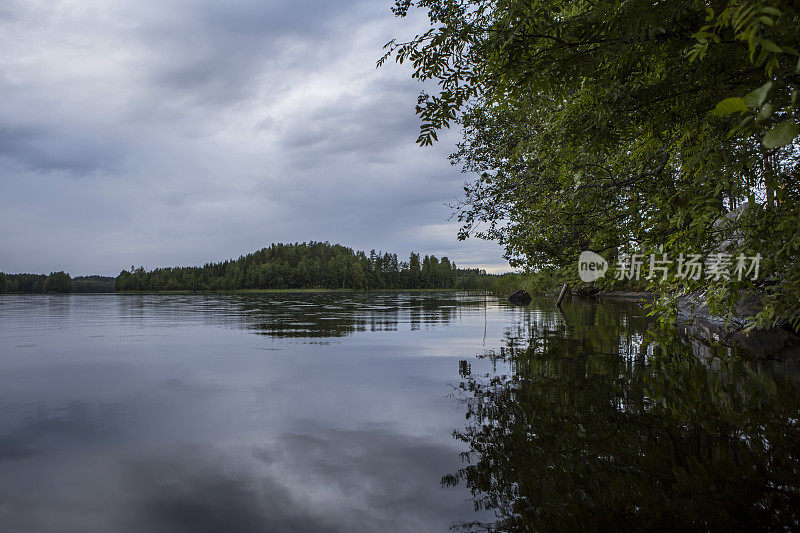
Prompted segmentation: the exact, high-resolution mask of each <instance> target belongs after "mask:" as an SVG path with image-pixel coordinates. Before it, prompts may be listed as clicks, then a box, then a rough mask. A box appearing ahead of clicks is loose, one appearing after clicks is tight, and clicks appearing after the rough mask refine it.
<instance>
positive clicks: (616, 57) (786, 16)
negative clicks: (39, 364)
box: [379, 0, 800, 325]
mask: <svg viewBox="0 0 800 533" xmlns="http://www.w3.org/2000/svg"><path fill="white" fill-rule="evenodd" d="M412 5H415V6H416V7H417V8H421V9H424V10H426V11H427V12H428V15H429V17H430V20H431V29H430V30H428V31H427V32H425V33H423V34H421V35H418V36H416V37H414V38H413V39H411V40H409V41H407V42H397V41H391V42H390V43H389V44H388V45H387V46H388V52H387V55H386V56H384V57H383V58H382V59H381V61H380V62H379V64H382V63H383V62H384V61H386V59H387V58H388V57H391V56H394V57H395V58H396V60H397V61H399V62H405V61H408V62H410V63H411V64H412V68H413V76H414V77H415V78H418V79H420V80H423V81H426V80H431V81H435V82H436V83H438V84H439V92H438V94H435V95H427V94H424V93H423V94H422V95H421V97H420V100H419V105H418V106H417V113H418V114H419V116H420V118H421V120H422V125H421V133H420V137H419V139H418V142H419V143H420V144H423V145H426V144H431V143H432V142H433V141H435V140H436V132H437V130H440V129H442V128H446V127H449V125H450V124H451V123H455V122H458V123H459V124H460V125H461V126H462V127H463V132H464V140H463V142H462V143H461V144H460V145H459V148H458V152H457V153H456V154H454V157H453V161H454V162H455V163H457V164H461V165H462V167H463V169H464V170H465V171H466V172H474V173H476V174H477V178H476V180H475V181H473V182H472V183H468V184H467V186H466V187H465V197H464V199H463V201H462V202H460V203H458V204H456V205H455V206H454V208H455V210H456V212H457V213H458V216H459V219H460V221H461V222H462V223H463V227H462V230H461V232H460V234H459V237H460V238H467V237H469V236H478V237H482V238H487V239H493V240H497V241H499V242H500V243H501V244H503V245H504V246H505V248H506V252H507V257H508V259H509V260H510V262H511V263H512V265H516V266H522V267H525V268H527V269H541V268H545V267H551V266H563V265H572V264H574V263H575V261H576V259H577V255H578V253H580V251H582V250H586V249H590V250H594V251H597V252H607V254H608V255H609V258H610V259H612V260H613V259H614V256H615V255H616V254H618V253H620V252H621V251H634V252H635V251H638V252H647V251H651V250H655V249H656V248H659V249H663V251H664V252H666V253H668V254H671V255H672V256H673V257H675V256H677V254H678V253H680V252H687V253H690V252H691V253H701V254H704V253H708V252H710V251H712V250H714V249H716V248H717V247H718V246H719V243H720V242H721V241H722V240H724V238H725V237H726V236H727V237H729V236H730V235H732V234H735V235H737V239H738V243H739V245H740V251H742V252H746V253H747V254H748V255H753V254H754V253H756V252H760V253H761V254H762V255H763V256H764V257H769V260H768V261H767V264H766V265H765V271H764V273H765V277H767V276H768V277H770V278H771V284H770V285H769V287H768V288H766V289H765V288H763V287H755V288H758V289H761V290H766V293H767V298H766V303H767V305H766V307H765V308H764V311H763V312H762V313H761V314H760V319H761V322H762V323H764V324H765V325H766V323H770V322H774V321H776V320H778V319H785V318H787V317H788V318H793V319H794V321H795V324H796V325H800V303H797V302H800V262H798V257H800V254H798V250H800V208H798V199H800V179H798V177H799V176H800V143H798V142H797V139H796V136H797V133H798V127H797V124H798V121H799V120H800V111H798V107H797V105H796V104H797V101H796V100H797V94H798V89H799V88H800V68H799V66H800V65H799V64H798V49H800V41H798V32H797V30H796V29H797V27H798V25H800V7H799V6H798V5H797V4H796V3H795V2H790V1H788V0H783V1H773V2H766V1H762V0H725V1H720V0H718V1H713V2H701V1H697V0H676V1H670V2H652V1H645V0H633V1H628V0H625V1H623V0H609V1H607V2H586V1H567V0H561V1H552V0H534V1H527V0H526V1H523V0H419V1H417V2H414V3H412V2H411V1H410V0H398V1H396V2H395V8H394V10H395V12H396V14H398V15H399V16H405V15H406V14H407V13H408V11H409V9H411V7H412ZM745 203H747V205H748V210H747V214H746V215H745V216H742V217H738V215H737V217H735V218H736V223H735V224H727V227H726V228H724V229H721V225H723V224H725V223H727V221H730V220H732V219H733V218H734V217H732V216H731V215H730V214H731V213H733V212H736V210H737V209H739V208H741V206H742V205H744V204H745ZM725 232H727V235H722V234H723V233H725ZM765 251H766V253H765ZM776 282H777V283H776ZM722 285H724V284H717V286H716V288H718V289H721V290H722V289H724V290H725V291H727V294H728V295H729V296H730V298H734V297H735V296H736V294H737V291H736V290H730V289H731V287H729V286H728V285H725V287H723V286H722ZM689 288H691V287H689ZM748 288H754V287H752V284H750V285H747V284H744V285H742V286H741V287H740V290H747V289H748ZM723 307H724V306H723Z"/></svg>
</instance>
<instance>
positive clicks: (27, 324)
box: [0, 293, 800, 532]
mask: <svg viewBox="0 0 800 533" xmlns="http://www.w3.org/2000/svg"><path fill="white" fill-rule="evenodd" d="M645 314H646V312H645V311H644V310H642V309H641V308H640V307H639V306H638V305H636V304H634V303H624V302H616V303H612V302H593V303H592V302H587V301H577V300H575V301H572V302H568V303H566V304H565V306H564V311H563V313H561V312H559V311H558V310H557V309H556V308H555V306H554V305H553V302H552V301H551V300H534V302H533V303H532V304H531V306H529V307H525V308H519V307H512V306H510V305H508V304H506V303H505V302H502V301H500V300H498V299H496V298H492V297H485V296H482V295H467V294H454V293H436V294H434V293H413V294H404V293H372V294H343V293H323V294H258V295H230V296H228V295H224V296H220V295H70V296H40V295H34V296H24V295H6V296H0V524H2V526H1V527H2V530H3V531H59V532H62V531H63V532H73V531H74V532H87V531H114V532H128V531H148V532H162V531H163V532H173V531H181V532H182V531H186V532H198V531H226V532H239V531H242V532H244V531H247V532H258V531H292V532H294V531H343V532H344V531H414V532H417V531H447V530H448V529H449V528H450V527H452V526H468V527H471V528H475V529H480V528H482V527H486V526H493V527H496V528H497V529H498V530H533V529H542V530H551V529H554V528H558V529H564V528H567V529H576V528H580V529H597V528H601V529H611V528H615V527H617V526H619V525H620V524H622V523H625V524H627V525H628V527H630V528H633V529H646V528H659V527H671V528H675V527H679V528H684V529H687V528H688V529H722V528H733V529H743V528H750V529H786V528H789V529H792V528H796V527H798V525H800V492H799V491H800V457H799V454H800V425H799V424H798V419H799V418H800V386H798V385H800V368H799V367H798V364H797V358H796V357H793V356H787V355H786V353H781V351H780V350H778V351H777V352H776V351H775V350H772V352H769V351H767V353H758V354H757V353H752V352H748V351H743V350H736V349H734V350H731V349H730V348H728V347H725V346H721V345H715V343H712V344H711V345H709V343H707V342H706V343H703V342H700V341H697V340H695V341H692V340H691V339H689V338H687V337H685V336H679V335H674V334H668V333H659V330H657V329H654V328H653V327H652V324H651V323H650V321H649V319H648V318H647V317H646V316H645ZM762 352H764V351H763V350H762Z"/></svg>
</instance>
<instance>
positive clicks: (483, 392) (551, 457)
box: [443, 305, 800, 531]
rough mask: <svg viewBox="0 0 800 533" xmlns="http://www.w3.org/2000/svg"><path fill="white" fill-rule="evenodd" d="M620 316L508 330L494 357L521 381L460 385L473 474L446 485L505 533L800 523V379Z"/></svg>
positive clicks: (577, 312)
mask: <svg viewBox="0 0 800 533" xmlns="http://www.w3.org/2000/svg"><path fill="white" fill-rule="evenodd" d="M615 309H616V310H615ZM618 310H619V308H618V307H617V308H612V307H610V306H604V305H597V306H595V307H593V308H591V307H582V308H580V309H576V308H573V309H572V310H570V309H567V310H566V315H565V316H564V317H559V316H558V315H555V314H554V313H539V314H537V315H536V316H535V317H534V319H533V320H532V321H531V323H530V330H529V331H527V332H526V333H527V335H525V336H526V337H528V339H527V340H525V342H521V339H520V338H519V337H517V336H516V335H515V333H513V332H512V333H510V334H509V335H508V336H507V339H506V346H505V347H503V348H502V349H501V350H500V351H499V353H494V354H491V356H493V357H498V358H502V359H504V360H506V361H508V362H509V363H510V365H511V367H512V369H513V372H512V376H510V377H505V376H502V377H497V376H483V377H474V376H467V379H465V381H463V382H462V384H461V385H460V387H459V396H460V399H461V401H462V402H463V403H464V404H465V406H466V408H467V418H468V424H467V426H466V428H465V429H463V430H460V431H457V432H456V433H455V437H456V438H457V439H458V440H461V441H463V442H464V443H466V444H467V445H468V446H469V451H468V452H466V453H465V454H464V459H465V461H466V463H467V464H466V466H465V467H463V468H462V469H461V470H459V471H458V472H457V473H455V474H449V475H446V476H445V477H444V478H443V483H445V484H447V485H455V484H458V483H461V482H464V483H466V484H467V486H468V487H469V488H470V489H471V491H472V494H473V496H474V499H475V503H476V507H478V508H481V509H489V510H493V511H494V512H495V514H496V516H497V522H496V523H495V524H493V525H491V526H487V527H488V528H489V529H496V530H500V531H527V530H547V531H549V530H563V529H569V530H572V529H592V530H594V529H610V528H612V527H614V526H616V525H620V524H623V523H624V524H627V525H629V526H631V527H632V528H634V529H645V528H647V529H658V528H670V529H675V528H685V529H714V530H717V529H722V528H725V527H731V528H735V529H742V528H743V527H748V528H754V529H776V528H781V529H782V528H787V527H788V528H796V527H798V526H800V492H799V491H800V460H799V458H798V453H800V425H799V424H798V421H797V420H798V418H800V416H798V415H800V392H798V390H799V389H798V384H797V380H795V379H792V378H790V377H788V376H787V375H786V373H785V372H776V371H775V368H773V367H771V366H769V365H767V364H764V363H760V364H759V363H753V362H746V361H745V360H741V359H731V358H726V359H724V360H716V361H715V364H714V365H713V366H711V367H710V366H708V365H705V364H703V362H701V361H700V360H699V359H697V358H696V357H693V356H692V355H691V348H690V347H687V346H685V345H684V344H682V343H680V342H678V341H677V340H664V339H662V340H661V345H660V346H656V345H654V344H648V343H647V342H642V339H643V336H644V333H645V328H646V321H644V320H643V319H642V318H641V316H640V315H641V313H640V312H639V313H638V314H639V317H637V316H636V315H637V313H636V312H632V310H631V309H627V310H625V309H623V312H622V313H619V312H618ZM565 323H566V324H565ZM609 332H610V333H611V334H609ZM516 333H519V332H516ZM459 370H460V372H461V373H462V375H463V374H468V373H469V367H468V366H467V365H464V364H462V365H461V366H460V368H459Z"/></svg>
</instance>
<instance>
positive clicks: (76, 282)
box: [0, 272, 115, 294]
mask: <svg viewBox="0 0 800 533" xmlns="http://www.w3.org/2000/svg"><path fill="white" fill-rule="evenodd" d="M114 279H115V278H113V277H109V276H78V277H75V278H72V277H70V275H69V274H67V273H66V272H52V273H50V274H49V275H47V274H5V273H3V272H0V293H4V292H5V293H9V292H10V293H26V294H35V293H48V292H50V293H69V292H113V291H114Z"/></svg>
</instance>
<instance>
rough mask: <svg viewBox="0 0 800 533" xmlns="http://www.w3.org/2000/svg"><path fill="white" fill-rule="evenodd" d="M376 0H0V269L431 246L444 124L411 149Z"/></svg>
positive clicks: (399, 82)
mask: <svg viewBox="0 0 800 533" xmlns="http://www.w3.org/2000/svg"><path fill="white" fill-rule="evenodd" d="M389 7H390V0H262V1H257V0H197V1H191V2H190V1H188V0H169V1H165V0H120V1H116V2H104V1H100V0H71V1H61V2H57V3H52V2H38V1H31V0H19V1H16V0H10V1H9V0H0V34H2V35H3V37H2V42H3V47H2V52H0V227H2V232H1V233H0V235H1V236H0V270H2V271H5V272H49V271H51V270H61V269H64V270H66V271H68V272H70V273H72V274H73V275H80V274H89V273H102V274H111V275H116V274H117V273H119V271H120V270H121V269H122V268H129V267H130V265H132V264H136V265H137V266H138V265H140V264H141V265H144V266H145V267H146V268H154V267H158V266H172V265H189V264H203V263H205V262H207V261H212V260H213V261H216V260H220V259H226V258H230V257H238V256H239V255H241V254H244V253H248V252H251V251H254V250H257V249H259V248H262V247H264V246H266V245H268V244H269V243H271V242H295V241H306V240H318V241H324V240H328V241H331V242H338V243H341V244H344V245H347V246H352V247H354V248H356V249H364V250H366V251H369V250H370V249H373V248H374V249H376V250H377V249H382V250H384V251H396V252H398V253H399V254H402V255H403V256H405V255H407V253H408V252H409V251H411V250H417V251H421V252H423V253H433V254H436V255H440V256H441V255H447V256H449V257H450V258H451V259H453V260H455V261H456V262H457V263H458V264H459V265H460V266H482V267H486V268H487V269H489V270H490V271H502V270H508V268H507V264H506V263H505V262H504V261H503V259H502V252H501V250H500V248H499V247H498V246H496V245H495V244H492V243H485V242H482V241H477V240H470V241H467V242H465V243H459V242H458V241H457V239H456V230H457V227H458V225H457V223H456V222H454V221H448V218H449V217H450V215H451V211H450V209H449V208H447V207H445V206H444V205H443V204H444V203H445V202H449V201H452V200H454V199H455V198H456V197H457V196H458V195H459V194H460V192H461V186H462V184H463V182H464V181H465V180H466V179H468V178H469V177H468V176H465V175H463V174H461V173H460V172H459V170H458V169H457V168H454V167H451V166H450V164H449V162H448V161H447V157H446V156H447V154H448V153H450V152H451V151H453V146H454V143H455V141H456V140H457V138H458V132H457V131H456V132H452V133H450V134H447V135H445V136H443V138H442V142H441V143H440V144H439V145H438V146H435V147H434V148H433V149H431V148H424V149H423V148H419V147H417V146H416V145H415V144H414V140H415V138H416V135H417V126H418V123H417V118H416V116H415V115H414V110H413V108H414V104H415V103H416V97H417V94H418V92H419V88H420V87H419V85H418V84H417V83H416V82H415V81H413V80H411V78H410V70H409V69H408V68H407V67H406V66H398V65H395V64H391V65H389V66H387V67H384V68H381V69H377V70H376V69H375V61H376V60H377V58H378V57H380V55H381V53H382V49H381V47H382V45H383V44H384V43H385V42H386V41H388V40H389V39H391V38H393V37H398V36H399V37H406V36H409V35H412V34H413V33H414V32H415V30H419V29H421V28H422V27H423V26H424V24H425V22H426V20H424V19H422V18H417V19H411V20H401V19H397V18H395V17H394V16H393V15H392V14H391V12H390V10H389Z"/></svg>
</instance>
